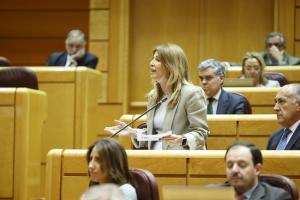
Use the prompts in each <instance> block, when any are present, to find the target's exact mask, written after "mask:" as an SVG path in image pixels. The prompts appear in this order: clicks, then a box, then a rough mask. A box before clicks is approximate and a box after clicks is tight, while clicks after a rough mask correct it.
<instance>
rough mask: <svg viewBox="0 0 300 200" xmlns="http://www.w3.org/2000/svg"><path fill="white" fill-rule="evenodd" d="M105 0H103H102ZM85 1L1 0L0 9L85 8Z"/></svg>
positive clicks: (86, 4)
mask: <svg viewBox="0 0 300 200" xmlns="http://www.w3.org/2000/svg"><path fill="white" fill-rule="evenodd" d="M103 1H105V0H103ZM88 6H89V4H88V3H87V2H86V1H82V0H64V1H61V0H43V1H40V0H30V1H26V3H24V1H23V0H4V1H1V7H0V9H1V10H86V9H88V8H89V7H88Z"/></svg>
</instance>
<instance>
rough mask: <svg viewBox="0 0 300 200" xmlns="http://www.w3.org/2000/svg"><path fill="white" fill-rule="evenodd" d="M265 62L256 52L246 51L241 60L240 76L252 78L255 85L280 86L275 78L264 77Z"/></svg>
mask: <svg viewBox="0 0 300 200" xmlns="http://www.w3.org/2000/svg"><path fill="white" fill-rule="evenodd" d="M265 66H266V65H265V62H264V60H263V59H262V57H261V56H260V55H259V54H258V53H247V54H246V55H245V57H244V58H243V61H242V75H241V78H253V81H254V85H255V86H256V87H280V84H279V82H278V81H276V80H268V79H266V78H264V76H263V73H264V68H265Z"/></svg>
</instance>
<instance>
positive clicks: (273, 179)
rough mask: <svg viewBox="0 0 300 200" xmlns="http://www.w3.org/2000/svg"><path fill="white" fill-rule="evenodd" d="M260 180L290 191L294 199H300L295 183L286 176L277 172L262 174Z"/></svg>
mask: <svg viewBox="0 0 300 200" xmlns="http://www.w3.org/2000/svg"><path fill="white" fill-rule="evenodd" d="M259 180H260V181H263V182H266V183H268V184H270V185H272V186H275V187H279V188H282V189H284V190H286V191H287V192H288V193H290V195H291V197H292V199H293V200H299V192H298V189H297V187H296V185H295V183H294V182H293V181H292V180H291V179H289V178H288V177H286V176H281V175H276V174H261V175H260V176H259Z"/></svg>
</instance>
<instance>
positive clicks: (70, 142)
mask: <svg viewBox="0 0 300 200" xmlns="http://www.w3.org/2000/svg"><path fill="white" fill-rule="evenodd" d="M30 69H32V70H34V71H35V73H36V74H37V77H38V84H39V89H40V90H42V91H45V92H46V93H47V95H48V120H47V122H46V124H45V129H44V133H43V137H42V154H41V155H42V163H41V164H42V184H41V185H42V189H43V188H44V182H45V164H46V155H47V152H48V151H49V150H50V149H53V148H86V147H87V146H88V145H90V144H91V143H93V142H94V140H95V139H96V138H97V120H98V119H97V106H98V101H99V99H101V98H102V97H103V96H101V95H102V93H101V86H102V85H101V84H102V83H101V79H102V78H103V77H102V74H101V73H100V72H99V71H97V70H92V69H89V68H86V67H69V68H65V67H30ZM42 193H44V191H42Z"/></svg>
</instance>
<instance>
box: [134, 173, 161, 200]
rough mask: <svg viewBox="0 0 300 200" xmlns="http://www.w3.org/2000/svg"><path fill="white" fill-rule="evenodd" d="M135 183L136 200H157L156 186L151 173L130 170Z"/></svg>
mask: <svg viewBox="0 0 300 200" xmlns="http://www.w3.org/2000/svg"><path fill="white" fill-rule="evenodd" d="M129 171H130V174H131V176H132V177H133V179H134V180H135V183H136V192H137V196H138V200H159V193H158V186H157V183H156V180H155V177H154V176H153V175H152V173H151V172H149V171H147V170H144V169H137V168H133V169H130V170H129Z"/></svg>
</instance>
